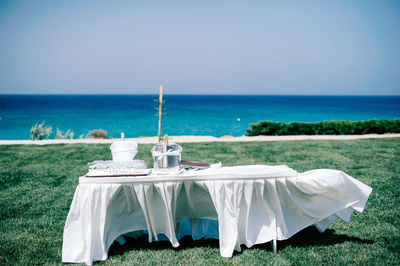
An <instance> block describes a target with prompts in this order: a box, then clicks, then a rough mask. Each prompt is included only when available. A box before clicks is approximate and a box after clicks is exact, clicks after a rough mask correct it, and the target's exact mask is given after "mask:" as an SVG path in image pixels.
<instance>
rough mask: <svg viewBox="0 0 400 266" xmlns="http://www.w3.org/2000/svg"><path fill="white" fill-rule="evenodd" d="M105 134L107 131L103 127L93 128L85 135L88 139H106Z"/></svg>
mask: <svg viewBox="0 0 400 266" xmlns="http://www.w3.org/2000/svg"><path fill="white" fill-rule="evenodd" d="M106 136H107V131H105V130H104V129H93V130H91V131H90V132H89V134H88V135H87V137H88V138H90V139H106V138H107V137H106Z"/></svg>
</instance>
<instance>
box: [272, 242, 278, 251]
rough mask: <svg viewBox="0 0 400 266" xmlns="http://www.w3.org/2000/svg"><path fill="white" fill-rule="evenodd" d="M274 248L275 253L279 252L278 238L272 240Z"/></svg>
mask: <svg viewBox="0 0 400 266" xmlns="http://www.w3.org/2000/svg"><path fill="white" fill-rule="evenodd" d="M272 249H273V250H274V254H278V243H277V242H276V239H273V240H272Z"/></svg>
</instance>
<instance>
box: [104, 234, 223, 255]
mask: <svg viewBox="0 0 400 266" xmlns="http://www.w3.org/2000/svg"><path fill="white" fill-rule="evenodd" d="M125 240H126V243H125V244H124V245H119V244H118V243H117V242H116V241H114V243H113V244H112V245H111V247H110V249H109V251H108V255H109V257H111V256H117V255H122V254H124V253H125V252H127V251H131V250H138V251H139V250H154V251H156V250H164V249H172V250H174V251H176V252H179V251H180V250H184V249H190V248H199V247H211V248H219V240H218V239H200V240H193V239H192V237H191V236H185V237H183V238H182V239H181V240H179V247H177V248H174V247H172V245H171V243H170V242H169V241H157V242H151V243H150V242H148V236H147V235H142V236H141V237H139V238H138V239H133V238H130V237H125Z"/></svg>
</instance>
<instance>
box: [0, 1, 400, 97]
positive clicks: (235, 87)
mask: <svg viewBox="0 0 400 266" xmlns="http://www.w3.org/2000/svg"><path fill="white" fill-rule="evenodd" d="M217 2H218V3H217ZM160 84H162V85H164V87H165V90H166V93H168V94H320V95H323V94H333V95H349V94H350V95H400V1H385V0H376V1H368V0H360V1H351V0H343V1H340V0H339V1H331V0H329V1H323V0H318V1H311V0H310V1H305V0H304V1H302V0H299V1H131V0H130V1H128V0H127V1H55V0H48V1H40V0H38V1H32V0H27V1H19V0H9V1H4V0H0V94H3V93H16V94H79V93H85V94H103V93H107V94H113V93H115V94H120V93H124V94H125V93H126V94H154V93H157V88H158V86H159V85H160Z"/></svg>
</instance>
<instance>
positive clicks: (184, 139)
mask: <svg viewBox="0 0 400 266" xmlns="http://www.w3.org/2000/svg"><path fill="white" fill-rule="evenodd" d="M380 138H400V134H367V135H292V136H252V137H249V136H244V135H243V136H240V137H232V136H222V137H213V136H193V135H185V136H170V137H169V139H170V141H171V142H176V143H196V142H249V141H302V140H355V139H380ZM117 140H119V139H117V138H115V139H46V140H0V145H48V144H111V143H113V142H115V141H117ZM126 140H127V141H135V142H137V143H138V144H156V143H158V140H157V137H139V138H127V139H126Z"/></svg>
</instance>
